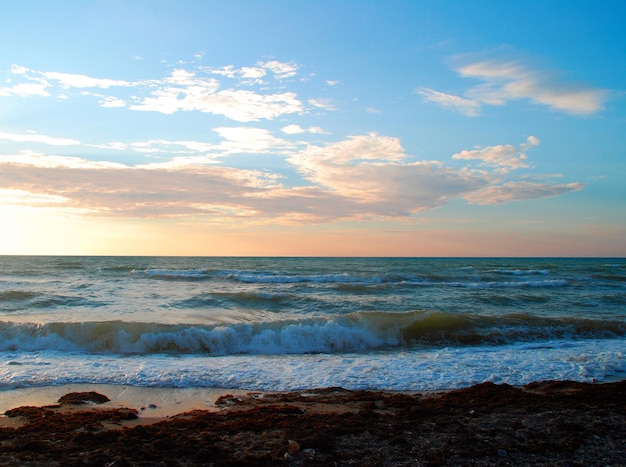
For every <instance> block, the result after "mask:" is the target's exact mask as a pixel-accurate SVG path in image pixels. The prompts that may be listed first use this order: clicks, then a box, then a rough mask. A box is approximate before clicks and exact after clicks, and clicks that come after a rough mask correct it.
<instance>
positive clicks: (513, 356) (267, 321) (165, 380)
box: [0, 256, 626, 390]
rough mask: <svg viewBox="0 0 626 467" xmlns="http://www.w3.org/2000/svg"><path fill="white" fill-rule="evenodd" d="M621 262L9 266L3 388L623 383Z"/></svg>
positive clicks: (1, 327)
mask: <svg viewBox="0 0 626 467" xmlns="http://www.w3.org/2000/svg"><path fill="white" fill-rule="evenodd" d="M625 337H626V260H625V259H518V258H514V259H511V258H497V259H493V258H489V259H486V258H453V259H450V258H212V257H211V258H206V257H193V258H178V257H19V256H0V354H1V355H2V359H0V390H6V389H11V388H19V387H29V386H43V385H50V384H54V385H56V384H64V383H113V384H126V385H136V386H156V387H226V388H241V389H251V390H287V389H302V388H312V387H323V386H343V387H345V388H351V389H356V388H363V389H387V390H426V389H447V388H455V387H464V386H469V385H471V384H475V383H479V382H483V381H493V382H507V383H509V384H525V383H528V382H531V381H535V380H541V379H572V380H578V381H604V380H606V379H608V378H616V377H618V378H621V377H624V376H625V375H626V359H625V354H626V339H625Z"/></svg>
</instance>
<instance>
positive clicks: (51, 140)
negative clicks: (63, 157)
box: [0, 131, 80, 146]
mask: <svg viewBox="0 0 626 467" xmlns="http://www.w3.org/2000/svg"><path fill="white" fill-rule="evenodd" d="M0 139H5V140H9V141H15V142H18V143H25V142H26V143H43V144H49V145H52V146H73V145H76V144H80V141H77V140H75V139H70V138H55V137H52V136H46V135H39V134H36V133H26V134H20V133H5V132H2V131H0Z"/></svg>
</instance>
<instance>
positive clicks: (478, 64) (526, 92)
mask: <svg viewBox="0 0 626 467" xmlns="http://www.w3.org/2000/svg"><path fill="white" fill-rule="evenodd" d="M455 71H456V72H457V73H459V75H461V76H462V77H464V78H474V79H477V80H480V81H482V83H480V84H478V85H476V86H473V87H471V88H469V89H468V90H467V91H466V92H465V93H464V95H463V96H458V95H455V94H448V93H445V92H441V91H437V90H434V89H429V88H419V89H417V90H416V92H417V93H418V94H419V95H421V96H422V97H423V98H424V99H425V100H426V101H428V102H432V103H435V104H438V105H441V106H443V107H447V108H450V109H453V110H456V111H459V112H461V113H463V114H464V115H467V116H469V117H475V116H477V115H478V114H479V113H480V110H481V107H482V106H483V105H492V106H496V105H504V104H507V103H508V102H510V101H515V100H523V99H527V100H530V101H531V102H533V103H535V104H538V105H544V106H547V107H549V108H550V109H552V110H555V111H559V112H564V113H568V114H572V115H589V114H594V113H597V112H599V111H601V110H603V109H604V102H605V101H606V100H607V98H608V91H607V90H606V89H599V88H593V87H589V86H586V85H583V84H578V83H573V82H570V81H568V80H566V79H564V78H562V77H560V76H559V75H558V74H557V73H554V72H549V71H545V70H539V69H533V68H531V67H530V66H528V65H526V64H524V63H523V62H521V61H498V60H483V61H474V62H469V63H467V62H466V63H465V64H462V65H459V66H457V67H456V68H455Z"/></svg>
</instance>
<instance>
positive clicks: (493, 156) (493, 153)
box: [452, 136, 539, 172]
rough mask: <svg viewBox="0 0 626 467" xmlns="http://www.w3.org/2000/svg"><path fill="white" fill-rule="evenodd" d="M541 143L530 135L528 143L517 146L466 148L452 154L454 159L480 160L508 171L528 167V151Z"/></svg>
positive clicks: (484, 163)
mask: <svg viewBox="0 0 626 467" xmlns="http://www.w3.org/2000/svg"><path fill="white" fill-rule="evenodd" d="M538 145H539V139H538V138H536V137H535V136H529V137H528V139H527V141H526V143H523V144H521V145H520V146H519V147H515V146H513V145H510V144H504V145H498V146H487V147H485V148H481V149H473V150H470V151H468V150H464V151H461V152H459V153H457V154H454V155H453V156H452V158H453V159H462V160H479V161H482V163H483V165H487V166H491V167H497V168H498V169H499V170H500V171H503V172H507V171H509V170H513V169H520V168H523V167H528V164H527V163H526V159H527V158H528V156H527V155H526V154H525V152H526V151H528V150H529V149H531V148H532V147H533V146H538Z"/></svg>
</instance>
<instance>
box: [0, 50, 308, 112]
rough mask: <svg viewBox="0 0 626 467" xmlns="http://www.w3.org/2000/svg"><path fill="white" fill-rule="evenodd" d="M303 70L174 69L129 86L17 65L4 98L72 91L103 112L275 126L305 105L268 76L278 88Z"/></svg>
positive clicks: (276, 64)
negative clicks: (194, 115)
mask: <svg viewBox="0 0 626 467" xmlns="http://www.w3.org/2000/svg"><path fill="white" fill-rule="evenodd" d="M298 69H299V65H297V64H295V63H291V62H289V63H286V62H280V61H277V60H272V61H267V62H259V63H258V64H257V65H256V66H244V67H241V68H235V67H234V66H232V65H228V66H225V67H222V68H218V69H213V68H208V67H195V68H192V69H185V68H176V69H174V70H172V71H171V72H170V75H169V76H166V77H164V78H162V79H152V80H143V81H126V80H116V79H109V78H94V77H91V76H87V75H84V74H73V73H62V72H56V71H36V70H31V69H29V68H26V67H23V66H20V65H13V66H12V67H11V70H10V71H11V73H12V74H13V75H14V76H15V77H16V79H19V80H20V81H21V82H19V83H16V84H13V85H12V86H8V87H2V88H0V96H4V97H7V96H19V97H29V96H42V97H49V96H51V95H52V93H53V91H54V90H57V91H59V92H57V93H56V97H58V98H64V99H68V98H69V97H71V96H72V93H71V91H72V90H80V93H79V94H80V95H89V96H93V97H96V98H97V99H98V101H99V104H100V106H101V107H104V108H122V107H126V108H128V109H129V110H134V111H145V112H159V113H162V114H173V113H175V112H179V111H199V112H205V113H212V114H215V115H221V116H224V117H226V118H229V119H231V120H234V121H237V122H252V121H259V120H271V119H274V118H277V117H280V116H282V115H286V114H293V113H304V112H305V111H306V109H305V107H304V104H303V103H302V102H301V101H300V100H299V99H298V97H297V95H296V94H295V93H294V92H284V91H282V90H281V92H271V91H269V89H271V88H270V87H268V86H267V83H265V82H264V81H263V80H264V78H265V77H266V76H268V73H269V74H271V76H273V78H274V79H275V80H277V81H276V82H275V85H276V86H278V87H282V85H280V83H278V84H276V83H277V82H279V81H281V80H284V79H286V78H290V77H292V76H295V75H296V74H297V71H298ZM215 76H219V77H222V78H220V79H226V80H235V86H238V85H249V86H254V85H260V84H263V85H264V88H263V91H264V92H258V91H256V90H251V89H238V88H236V87H225V86H224V84H225V83H222V82H220V80H218V79H217V78H216V77H215ZM130 87H132V88H134V89H135V93H134V95H133V96H130V97H128V96H123V95H120V94H119V91H117V90H116V89H115V88H130ZM90 88H98V89H100V90H108V93H107V94H103V93H102V92H99V93H95V92H93V91H91V90H90Z"/></svg>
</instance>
